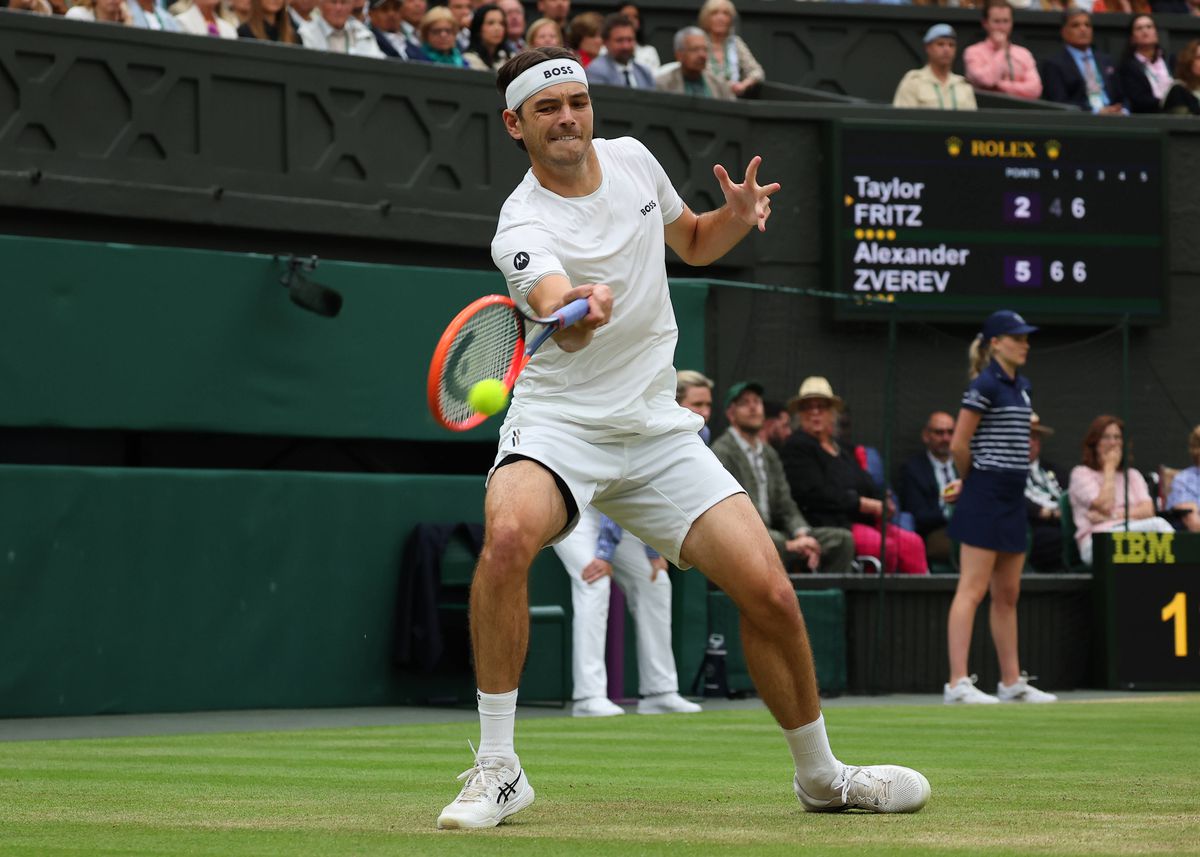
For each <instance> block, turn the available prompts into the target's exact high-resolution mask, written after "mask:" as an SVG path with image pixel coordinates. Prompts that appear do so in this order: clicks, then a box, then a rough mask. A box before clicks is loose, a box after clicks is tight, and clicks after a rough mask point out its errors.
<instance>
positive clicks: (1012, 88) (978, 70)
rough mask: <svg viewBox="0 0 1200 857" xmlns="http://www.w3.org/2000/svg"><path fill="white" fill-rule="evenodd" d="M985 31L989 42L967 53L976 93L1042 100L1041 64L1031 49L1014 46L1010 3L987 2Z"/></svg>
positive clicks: (965, 58)
mask: <svg viewBox="0 0 1200 857" xmlns="http://www.w3.org/2000/svg"><path fill="white" fill-rule="evenodd" d="M983 29H984V30H985V31H987V38H986V39H984V40H983V41H982V42H976V43H975V44H973V45H971V46H970V47H969V48H967V49H966V50H965V51H964V52H963V65H964V66H966V70H967V80H968V81H970V83H971V85H972V86H974V87H975V88H976V89H984V90H988V91H990V92H999V93H1001V94H1002V95H1013V96H1016V97H1017V98H1038V97H1039V96H1041V94H1042V78H1041V76H1040V75H1039V74H1038V70H1037V61H1036V60H1034V58H1033V54H1031V53H1030V52H1029V50H1028V49H1027V48H1023V47H1021V46H1020V45H1014V44H1013V43H1012V29H1013V13H1012V7H1011V6H1009V5H1008V0H987V3H985V4H984V7H983Z"/></svg>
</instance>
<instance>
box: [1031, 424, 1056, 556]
mask: <svg viewBox="0 0 1200 857" xmlns="http://www.w3.org/2000/svg"><path fill="white" fill-rule="evenodd" d="M1053 434H1054V429H1052V428H1050V426H1047V425H1042V421H1041V418H1040V417H1038V415H1037V414H1036V413H1035V414H1032V415H1030V418H1029V475H1028V476H1027V477H1026V479H1025V511H1026V513H1027V514H1028V517H1029V531H1030V534H1031V535H1032V537H1033V544H1032V547H1031V548H1030V551H1029V564H1030V565H1032V566H1033V567H1034V568H1036V569H1037V570H1038V571H1054V570H1056V569H1058V568H1059V567H1060V566H1061V565H1062V514H1061V511H1060V509H1059V505H1058V503H1059V500H1060V499H1062V495H1063V489H1062V486H1061V485H1060V484H1059V481H1058V468H1057V467H1055V466H1053V465H1051V464H1047V463H1046V462H1044V461H1042V439H1043V438H1047V437H1050V436H1051V435H1053Z"/></svg>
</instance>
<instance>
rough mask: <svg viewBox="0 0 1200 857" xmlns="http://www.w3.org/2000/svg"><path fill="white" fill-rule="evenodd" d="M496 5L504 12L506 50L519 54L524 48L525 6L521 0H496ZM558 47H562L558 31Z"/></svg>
mask: <svg viewBox="0 0 1200 857" xmlns="http://www.w3.org/2000/svg"><path fill="white" fill-rule="evenodd" d="M496 5H497V6H499V7H500V9H501V10H502V11H503V12H504V24H505V27H506V28H507V41H508V45H507V50H508V52H509V53H510V54H519V53H520V52H521V51H523V50H525V46H526V43H525V7H524V6H522V5H521V0H496ZM530 29H532V28H530ZM558 45H559V47H562V34H561V32H560V33H559V41H558Z"/></svg>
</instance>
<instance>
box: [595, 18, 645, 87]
mask: <svg viewBox="0 0 1200 857" xmlns="http://www.w3.org/2000/svg"><path fill="white" fill-rule="evenodd" d="M600 35H601V37H602V38H603V39H604V49H605V54H604V55H603V56H599V57H597V58H596V59H594V60H592V63H591V65H589V66H588V69H587V77H588V83H589V84H595V83H606V84H608V85H609V86H624V87H627V88H629V89H654V74H653V72H651V71H650V69H648V68H646V67H645V66H644V65H639V64H638V63H637V62H636V61H634V59H633V54H634V51H635V49H636V48H637V33H636V31H635V30H634V27H633V21H630V20H629V19H628V18H626V17H625V16H624V15H620V14H616V15H609V16H608V17H607V18H605V19H604V26H603V27H601V29H600Z"/></svg>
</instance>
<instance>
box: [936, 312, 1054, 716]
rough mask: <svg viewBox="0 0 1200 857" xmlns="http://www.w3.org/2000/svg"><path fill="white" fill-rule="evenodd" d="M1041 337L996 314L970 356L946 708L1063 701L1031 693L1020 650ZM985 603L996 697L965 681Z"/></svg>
mask: <svg viewBox="0 0 1200 857" xmlns="http://www.w3.org/2000/svg"><path fill="white" fill-rule="evenodd" d="M1035 332H1037V328H1036V327H1034V326H1033V325H1031V324H1027V323H1026V322H1025V319H1023V318H1021V316H1019V315H1017V313H1015V312H1012V311H1010V310H998V311H997V312H994V313H992V314H991V315H989V316H988V317H987V320H986V321H984V323H983V329H982V331H980V333H979V334H978V335H976V337H975V338H974V339H973V340H972V341H971V345H970V347H969V349H968V352H967V353H968V358H969V364H970V370H969V374H970V378H971V384H970V386H969V387H967V391H966V392H965V393H963V397H962V407H961V408H960V409H959V412H958V419H957V420H955V423H954V437H953V439H952V440H951V441H950V452H951V454H952V455H953V456H954V463H955V466H956V467H957V468H958V472H959V473H961V474H962V475H963V484H962V491H961V493H960V494H959V497H958V501H957V502H956V503H955V505H954V514H953V515H952V516H951V518H950V527H949V533H950V538H952V539H954V540H955V541H957V542H959V544H960V548H959V560H958V567H959V576H958V588H957V589H956V591H955V593H954V600H953V601H952V602H951V604H950V615H949V616H948V617H947V621H946V641H947V648H948V649H949V654H950V678H949V681H947V682H946V686H945V687H944V688H943V689H942V700H943V701H944V702H945V703H946V704H947V705H956V704H977V703H997V702H1000V701H1002V700H1003V701H1004V702H1056V701H1057V700H1058V697H1056V696H1055V695H1054V694H1052V693H1046V692H1045V691H1042V690H1038V689H1037V688H1036V687H1034V686H1033V685H1031V684H1030V683H1029V678H1028V676H1026V674H1025V673H1024V672H1023V671H1022V670H1021V662H1020V659H1019V653H1018V646H1017V599H1018V598H1019V597H1020V594H1021V569H1022V568H1023V567H1024V565H1025V547H1026V538H1027V531H1028V526H1027V525H1026V523H1025V481H1026V479H1027V478H1028V475H1029V434H1030V432H1029V427H1030V424H1031V423H1030V420H1031V417H1032V413H1033V410H1032V407H1031V402H1030V398H1029V391H1030V386H1029V381H1027V380H1026V379H1025V377H1024V376H1023V375H1021V373H1020V369H1021V367H1023V366H1024V365H1025V363H1026V361H1027V360H1028V358H1029V334H1031V333H1035ZM985 595H988V596H990V598H991V604H990V607H989V611H988V624H989V625H990V626H991V632H992V642H993V644H995V647H996V657H997V659H998V660H999V662H1000V682H999V684H998V685H997V687H996V695H995V696H992V695H991V694H989V693H984V692H983V691H981V690H979V689H978V688H977V687H975V677H974V676H969V675H968V674H967V664H968V655H969V652H970V648H971V635H972V632H973V630H974V627H975V613H976V612H977V611H978V609H979V605H980V603H981V602H982V601H983V597H984V596H985Z"/></svg>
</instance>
